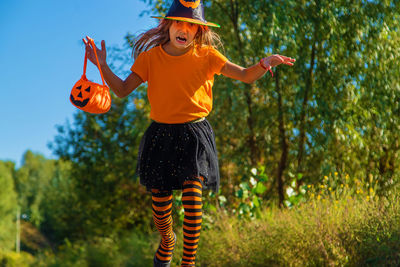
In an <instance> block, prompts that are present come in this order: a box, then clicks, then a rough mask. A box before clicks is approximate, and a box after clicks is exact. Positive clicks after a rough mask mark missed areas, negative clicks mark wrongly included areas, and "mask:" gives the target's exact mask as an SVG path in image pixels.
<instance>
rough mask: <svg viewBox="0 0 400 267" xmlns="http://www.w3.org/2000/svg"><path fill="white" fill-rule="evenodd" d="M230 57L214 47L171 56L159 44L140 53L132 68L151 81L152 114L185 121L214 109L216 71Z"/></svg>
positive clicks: (170, 120)
mask: <svg viewBox="0 0 400 267" xmlns="http://www.w3.org/2000/svg"><path fill="white" fill-rule="evenodd" d="M227 60H228V59H227V58H226V57H225V56H223V55H222V54H221V53H220V52H218V51H217V50H216V49H214V48H212V47H202V48H196V53H194V49H191V50H189V51H188V52H186V53H185V54H183V55H181V56H171V55H169V54H167V53H166V52H165V51H164V50H163V48H162V47H161V46H160V45H159V46H156V47H154V48H152V49H150V50H149V51H145V52H142V53H140V54H139V56H138V57H137V58H136V60H135V63H134V64H133V65H132V67H131V71H133V72H135V73H136V74H137V75H139V76H140V78H142V80H143V82H146V81H147V84H148V88H147V96H148V98H149V102H150V106H151V109H150V118H152V119H153V120H155V121H157V122H162V123H184V122H188V121H192V120H196V119H198V118H202V117H206V116H207V115H208V114H209V113H210V111H211V109H212V86H213V84H214V74H218V75H219V74H220V71H221V69H222V67H223V66H224V65H225V63H226V61H227Z"/></svg>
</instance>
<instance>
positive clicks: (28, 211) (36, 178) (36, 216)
mask: <svg viewBox="0 0 400 267" xmlns="http://www.w3.org/2000/svg"><path fill="white" fill-rule="evenodd" d="M54 164H55V161H54V160H48V159H46V158H45V157H44V156H42V155H40V154H35V153H33V152H32V151H29V150H28V151H27V152H25V154H24V156H23V160H22V166H21V167H20V168H19V169H18V170H17V171H16V173H15V184H16V189H17V192H18V199H19V203H20V206H21V214H22V216H23V218H24V219H25V220H27V221H30V222H32V223H33V224H34V225H35V226H39V225H40V223H41V222H42V221H43V217H42V212H41V210H40V205H41V203H42V201H44V200H45V193H46V190H47V186H48V184H49V183H50V180H51V179H52V178H53V174H54V172H55V165H54Z"/></svg>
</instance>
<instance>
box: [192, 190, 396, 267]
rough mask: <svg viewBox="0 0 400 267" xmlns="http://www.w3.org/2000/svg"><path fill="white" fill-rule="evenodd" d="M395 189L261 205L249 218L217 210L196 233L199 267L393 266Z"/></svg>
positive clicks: (394, 253)
mask: <svg viewBox="0 0 400 267" xmlns="http://www.w3.org/2000/svg"><path fill="white" fill-rule="evenodd" d="M399 196H400V195H399V192H398V191H397V192H393V194H392V195H391V196H390V197H388V198H381V199H379V200H378V199H369V200H367V199H366V198H357V197H350V198H344V199H339V200H335V199H326V200H325V201H322V199H321V200H317V199H314V200H312V201H311V200H310V201H308V202H306V203H303V204H302V205H298V206H294V207H293V208H292V209H284V210H278V209H276V208H273V207H272V208H268V209H263V210H262V212H261V215H262V216H261V218H260V219H255V220H252V221H250V222H249V221H245V220H240V219H238V218H237V217H231V216H227V215H225V214H223V213H221V214H220V216H218V217H217V218H216V220H215V224H214V227H213V228H211V229H208V230H204V231H203V232H202V237H201V239H200V244H199V249H198V261H197V262H198V264H199V265H200V266H203V265H204V266H397V264H398V262H399V261H400V254H399V251H400V242H399V241H400V228H399V224H398V220H399V218H400V205H399V203H400V202H399Z"/></svg>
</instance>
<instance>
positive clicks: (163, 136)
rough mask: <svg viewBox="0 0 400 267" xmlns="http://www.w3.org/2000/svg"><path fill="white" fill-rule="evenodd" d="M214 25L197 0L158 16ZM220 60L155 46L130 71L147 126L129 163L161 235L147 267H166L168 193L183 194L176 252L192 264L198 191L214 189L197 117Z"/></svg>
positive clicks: (207, 128)
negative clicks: (146, 107)
mask: <svg viewBox="0 0 400 267" xmlns="http://www.w3.org/2000/svg"><path fill="white" fill-rule="evenodd" d="M156 18H160V19H171V20H179V21H186V22H191V23H197V24H201V25H206V26H213V27H219V25H217V24H215V23H211V22H207V21H206V20H205V19H204V11H203V4H202V2H201V0H192V1H185V0H175V1H174V2H173V4H172V6H171V8H170V10H169V11H168V13H167V15H166V16H165V17H156ZM227 60H228V59H227V58H226V57H225V56H223V55H222V54H221V53H219V52H218V51H217V50H215V49H214V48H213V47H208V46H193V47H192V48H191V49H190V50H189V51H187V52H186V53H185V54H183V55H181V56H171V55H169V54H167V53H166V52H165V51H164V49H163V47H162V46H161V45H159V46H156V47H153V48H152V49H150V50H148V51H145V52H142V53H140V54H139V56H138V57H137V58H136V60H135V62H134V64H133V66H132V67H131V71H132V72H135V73H136V74H137V75H139V76H140V78H141V79H142V80H143V82H146V81H147V83H148V88H147V95H148V99H149V102H150V106H151V111H150V117H151V119H152V120H153V122H152V123H151V125H150V126H149V127H148V129H147V130H146V132H145V133H144V135H143V137H142V140H141V143H140V147H139V155H138V162H137V173H138V174H139V176H140V183H141V184H142V185H144V186H146V188H147V190H148V191H151V192H152V200H153V203H152V204H153V205H152V210H153V219H154V223H155V225H156V227H157V229H158V230H159V232H160V235H161V241H160V245H159V247H158V249H157V252H156V253H155V255H154V261H153V263H154V266H164V267H167V266H170V263H171V259H172V252H173V250H174V247H175V242H176V236H175V233H174V232H173V231H172V216H171V208H172V190H177V189H180V190H182V191H183V194H182V203H183V206H184V211H185V217H184V226H183V233H184V238H183V240H184V246H183V255H182V262H181V264H182V265H181V266H195V258H196V251H197V246H198V240H199V238H200V230H201V222H202V190H203V189H211V190H213V191H218V189H219V183H220V181H219V180H220V177H219V168H218V156H217V149H216V145H215V134H214V132H213V130H212V127H211V125H210V123H209V122H208V121H207V119H205V117H206V116H207V115H208V114H209V113H210V112H211V109H212V86H213V83H214V75H215V74H217V75H219V74H220V71H221V69H222V67H223V66H224V65H225V63H226V62H227Z"/></svg>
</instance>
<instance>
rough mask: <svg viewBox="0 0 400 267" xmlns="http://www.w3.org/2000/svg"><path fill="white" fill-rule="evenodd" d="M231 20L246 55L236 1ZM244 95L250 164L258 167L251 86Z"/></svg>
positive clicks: (240, 48)
mask: <svg viewBox="0 0 400 267" xmlns="http://www.w3.org/2000/svg"><path fill="white" fill-rule="evenodd" d="M230 3H231V4H230V16H229V17H230V18H231V21H232V24H233V30H234V32H235V36H236V41H237V47H238V52H239V54H240V55H244V54H245V53H244V52H243V44H242V39H241V38H240V34H239V25H238V19H239V10H238V7H239V4H238V3H237V2H236V1H232V0H231V1H230ZM239 60H240V61H239V62H240V64H241V65H242V66H243V67H247V66H246V60H245V58H244V57H243V56H241V57H240V58H239ZM244 95H245V98H246V104H247V110H248V112H249V115H248V117H247V126H248V127H249V130H250V134H249V136H248V138H247V142H248V145H249V148H250V162H251V165H252V166H257V164H258V162H259V159H260V152H259V149H258V147H257V142H256V135H255V130H254V115H253V109H252V106H253V100H252V97H251V86H250V85H249V84H246V85H245V90H244Z"/></svg>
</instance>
